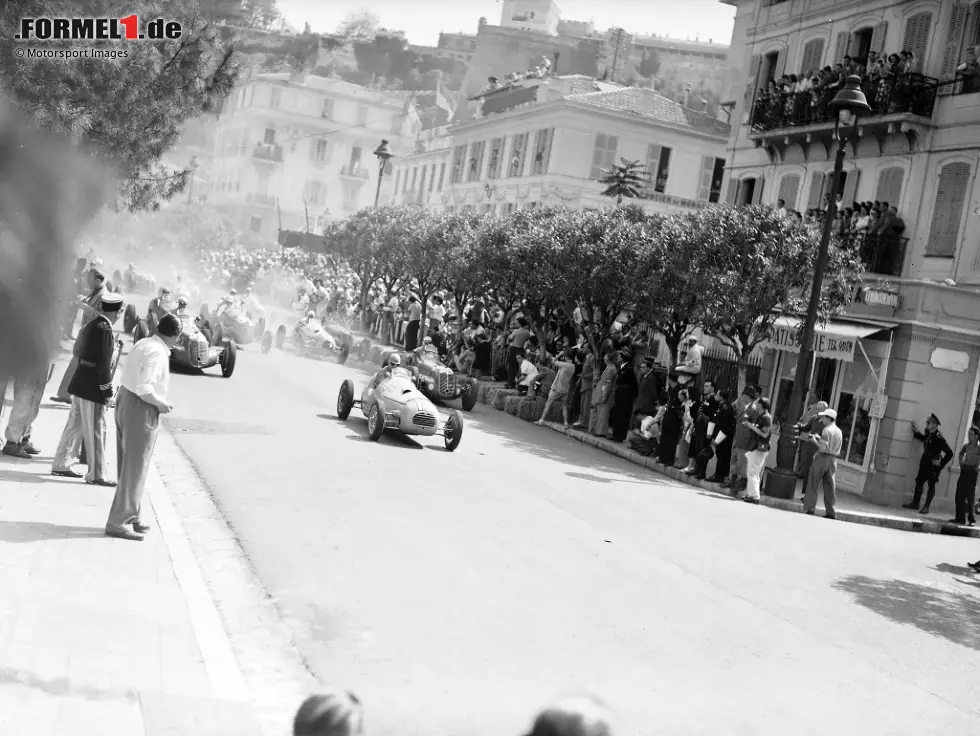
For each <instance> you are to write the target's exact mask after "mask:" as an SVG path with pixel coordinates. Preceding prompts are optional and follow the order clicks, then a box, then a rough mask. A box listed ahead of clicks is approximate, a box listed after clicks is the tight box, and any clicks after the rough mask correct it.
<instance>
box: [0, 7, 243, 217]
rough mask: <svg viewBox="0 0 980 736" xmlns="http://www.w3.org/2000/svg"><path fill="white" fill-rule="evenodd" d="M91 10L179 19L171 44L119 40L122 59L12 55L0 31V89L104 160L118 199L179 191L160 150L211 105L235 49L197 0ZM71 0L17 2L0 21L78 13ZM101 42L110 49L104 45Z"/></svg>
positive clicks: (147, 201) (228, 84) (224, 88)
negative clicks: (115, 179) (114, 176)
mask: <svg viewBox="0 0 980 736" xmlns="http://www.w3.org/2000/svg"><path fill="white" fill-rule="evenodd" d="M85 11H86V12H85V14H86V15H90V16H109V17H117V18H118V17H122V16H124V15H130V14H132V13H136V14H138V15H139V16H140V18H144V17H149V18H152V17H156V16H161V17H163V16H166V17H167V19H168V20H169V19H173V20H176V21H178V22H180V23H181V26H182V35H181V37H180V39H178V40H176V41H158V42H152V43H149V42H147V43H129V44H125V51H126V52H127V54H128V55H127V57H126V58H125V59H116V60H107V59H103V58H80V59H47V58H45V59H37V58H33V59H32V58H30V57H28V56H23V57H21V56H18V55H17V53H16V52H17V51H18V50H19V49H20V48H21V46H22V42H21V41H16V40H15V39H14V37H13V34H12V33H6V34H3V37H2V38H0V93H2V94H3V95H5V96H6V97H8V98H9V99H11V100H12V101H13V102H14V103H15V104H16V105H17V107H19V108H20V109H21V110H23V111H25V112H26V113H27V114H29V115H31V116H32V117H33V118H34V121H35V123H36V124H37V125H38V126H39V127H41V128H42V129H44V130H49V131H53V132H56V133H60V134H62V135H65V136H66V137H68V138H69V139H71V140H72V141H74V142H76V143H78V144H82V145H84V146H86V147H88V148H91V149H93V150H94V152H95V153H97V154H100V155H102V156H103V157H105V158H106V159H107V160H109V161H111V162H112V163H113V164H114V166H115V168H116V169H117V170H118V172H119V178H120V181H121V186H120V197H119V199H120V204H121V205H123V206H125V207H128V208H129V209H130V210H140V209H156V208H157V207H158V206H159V203H160V201H161V200H166V199H170V198H171V197H173V196H174V195H176V194H178V193H179V192H181V191H183V189H184V187H185V185H186V183H187V181H188V177H189V174H190V170H189V169H187V168H185V169H182V170H172V169H169V168H168V167H166V166H164V165H163V164H162V163H161V157H162V156H163V154H164V153H166V152H167V151H168V150H170V149H171V148H173V146H174V145H175V143H176V142H177V140H178V139H179V137H180V135H181V129H182V126H183V124H184V122H185V121H187V120H189V119H192V118H194V117H196V116H197V115H200V114H202V113H207V112H211V111H213V110H215V109H216V108H217V107H218V105H219V104H220V102H221V100H222V99H223V98H224V97H225V96H226V95H227V94H228V93H229V92H230V91H231V89H232V86H233V85H234V83H235V80H236V78H237V75H238V64H237V62H236V60H235V55H234V48H233V46H231V45H228V44H226V43H224V42H223V41H222V40H221V39H220V37H219V29H218V27H217V25H216V24H215V23H214V22H212V21H209V20H206V19H205V18H204V17H203V16H202V15H201V13H200V6H199V3H198V2H197V0H175V1H174V2H168V3H165V4H161V2H159V1H156V0H101V1H99V2H92V3H87V4H86V8H85ZM77 14H78V11H77V3H75V2H71V0H23V1H22V2H17V3H6V4H5V5H4V7H3V9H2V10H0V27H3V28H7V29H11V28H15V27H16V26H17V25H18V24H19V22H20V18H23V17H39V16H47V17H71V16H72V15H77ZM105 48H106V49H109V48H111V47H110V46H108V45H107V46H106V47H105Z"/></svg>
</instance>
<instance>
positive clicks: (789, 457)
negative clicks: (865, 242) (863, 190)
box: [766, 75, 871, 498]
mask: <svg viewBox="0 0 980 736" xmlns="http://www.w3.org/2000/svg"><path fill="white" fill-rule="evenodd" d="M830 107H831V109H833V110H834V112H835V113H836V114H837V115H836V119H835V121H834V137H835V138H837V156H836V158H835V159H834V173H833V175H832V177H831V180H830V201H829V202H828V203H827V215H826V217H825V218H824V222H823V234H822V236H821V238H820V251H819V252H818V254H817V264H816V267H815V268H814V271H813V284H812V285H811V288H810V303H809V305H808V306H807V310H806V318H805V319H804V320H803V335H802V337H801V338H800V352H799V355H798V356H797V361H796V375H795V376H794V377H793V393H792V395H791V396H790V403H789V411H788V412H787V413H786V416H787V419H788V421H787V422H786V424H784V425H783V426H782V427H781V428H780V433H779V442H778V444H777V447H776V468H775V469H774V470H773V471H772V472H771V473H770V474H769V482H768V483H767V485H766V495H767V496H775V497H777V498H792V497H793V495H794V494H795V492H796V449H797V446H798V436H797V432H796V430H795V429H794V428H795V426H796V425H797V424H798V423H799V421H800V418H801V417H802V416H803V408H804V407H803V402H804V400H805V398H806V395H807V392H808V389H809V386H810V366H811V364H812V363H813V335H814V331H815V328H816V324H817V315H818V313H819V310H820V292H821V289H822V288H823V277H824V271H826V270H827V260H828V259H829V257H830V239H831V236H832V235H833V223H834V217H835V216H836V214H837V193H838V191H839V190H840V175H841V171H842V170H843V169H844V156H845V154H846V151H847V144H848V143H849V142H850V141H851V140H852V139H853V138H854V137H855V136H856V135H857V124H858V120H859V119H860V117H861V115H862V114H864V113H869V112H871V107H870V106H869V105H868V101H867V99H866V98H865V96H864V93H863V92H862V91H861V77H859V76H856V75H852V76H850V77H848V78H847V84H846V85H845V87H844V89H842V90H841V91H840V92H838V93H837V94H836V95H835V96H834V99H833V100H832V101H831V103H830Z"/></svg>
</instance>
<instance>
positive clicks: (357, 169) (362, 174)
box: [340, 164, 371, 179]
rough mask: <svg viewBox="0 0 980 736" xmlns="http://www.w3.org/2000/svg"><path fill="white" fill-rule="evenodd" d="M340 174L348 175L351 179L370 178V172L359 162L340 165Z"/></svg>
mask: <svg viewBox="0 0 980 736" xmlns="http://www.w3.org/2000/svg"><path fill="white" fill-rule="evenodd" d="M340 175H341V176H349V177H351V178H353V179H370V178H371V173H370V172H369V171H368V170H367V169H366V168H364V167H363V166H361V165H360V164H345V165H344V166H341V167H340Z"/></svg>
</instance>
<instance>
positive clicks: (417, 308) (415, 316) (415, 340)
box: [405, 294, 422, 353]
mask: <svg viewBox="0 0 980 736" xmlns="http://www.w3.org/2000/svg"><path fill="white" fill-rule="evenodd" d="M421 324H422V304H421V303H420V302H419V298H418V297H417V296H415V294H410V295H409V297H408V326H407V327H406V328H405V350H406V351H407V352H409V353H410V352H412V351H413V350H415V348H417V347H418V346H419V327H420V326H421Z"/></svg>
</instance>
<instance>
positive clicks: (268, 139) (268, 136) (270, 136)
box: [262, 128, 276, 146]
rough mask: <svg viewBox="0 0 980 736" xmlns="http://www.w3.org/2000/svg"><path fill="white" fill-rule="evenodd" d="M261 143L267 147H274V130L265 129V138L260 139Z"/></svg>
mask: <svg viewBox="0 0 980 736" xmlns="http://www.w3.org/2000/svg"><path fill="white" fill-rule="evenodd" d="M262 142H263V143H265V144H266V145H268V146H273V145H275V143H276V129H275V128H266V129H265V137H264V138H263V139H262Z"/></svg>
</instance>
